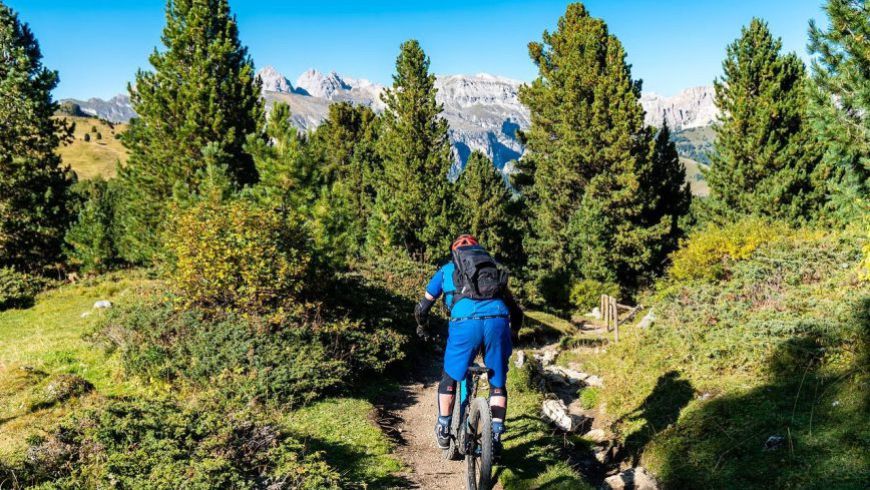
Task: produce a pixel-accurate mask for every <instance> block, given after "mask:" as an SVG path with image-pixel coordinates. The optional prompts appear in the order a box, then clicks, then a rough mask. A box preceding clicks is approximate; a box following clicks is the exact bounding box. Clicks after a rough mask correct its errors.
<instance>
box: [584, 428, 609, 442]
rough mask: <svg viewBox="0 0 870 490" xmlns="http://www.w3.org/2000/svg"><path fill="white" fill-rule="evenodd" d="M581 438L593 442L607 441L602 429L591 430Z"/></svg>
mask: <svg viewBox="0 0 870 490" xmlns="http://www.w3.org/2000/svg"><path fill="white" fill-rule="evenodd" d="M583 437H584V438H586V439H589V440H590V441H593V442H604V441H606V440H607V433H605V432H604V429H592V430H590V431H589V432H587V433H585V434H583Z"/></svg>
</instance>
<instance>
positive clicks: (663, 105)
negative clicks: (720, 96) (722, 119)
mask: <svg viewBox="0 0 870 490" xmlns="http://www.w3.org/2000/svg"><path fill="white" fill-rule="evenodd" d="M640 103H641V105H643V108H644V110H646V123H647V124H649V125H652V126H656V127H659V126H661V125H662V121H663V120H666V121H667V122H668V126H670V127H671V129H675V130H680V129H691V128H699V127H703V126H709V125H710V124H712V123H713V122H714V121H715V120H716V118H717V117H718V116H719V110H718V109H716V104H715V103H714V90H713V87H711V86H703V87H692V88H688V89H686V90H683V91H682V92H680V93H679V94H677V95H674V96H672V97H664V96H661V95H658V94H655V93H652V92H649V93H645V94H643V95H642V96H641V98H640Z"/></svg>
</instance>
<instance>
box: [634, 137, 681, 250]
mask: <svg viewBox="0 0 870 490" xmlns="http://www.w3.org/2000/svg"><path fill="white" fill-rule="evenodd" d="M641 192H642V193H643V203H644V213H643V222H644V224H646V225H647V226H655V224H656V223H662V224H664V225H665V226H666V227H667V228H668V233H667V235H665V236H664V237H663V239H662V240H661V241H660V242H659V243H658V244H657V245H658V246H657V247H655V248H654V251H653V260H654V262H653V264H654V265H655V267H661V266H662V265H663V264H664V263H665V261H666V259H667V256H668V254H670V253H671V252H673V251H674V250H676V249H677V246H678V244H679V240H680V238H681V237H682V236H683V228H682V226H681V225H682V224H683V223H681V218H682V217H684V216H687V215H688V214H689V208H690V207H691V205H692V189H691V187H690V186H689V183H688V182H686V168H685V167H684V166H683V163H682V162H681V161H680V155H679V153H677V146H676V145H675V144H674V142H673V141H671V130H670V128H669V127H668V123H667V121H665V122H664V123H663V124H662V128H661V129H660V130H659V132H658V134H657V135H656V138H655V141H653V146H652V157H651V159H650V171H649V172H648V173H647V174H646V176H645V178H644V181H643V182H642V183H641Z"/></svg>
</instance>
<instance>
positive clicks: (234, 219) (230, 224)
mask: <svg viewBox="0 0 870 490" xmlns="http://www.w3.org/2000/svg"><path fill="white" fill-rule="evenodd" d="M166 245H167V249H168V251H169V254H170V256H171V258H170V261H171V269H172V272H171V274H170V279H171V282H172V284H173V286H174V287H175V289H176V290H177V291H178V292H179V293H180V294H181V296H182V297H183V298H184V299H185V301H186V302H187V303H188V304H195V305H199V306H203V307H207V308H230V309H240V310H245V311H255V312H256V311H264V310H266V309H268V308H270V307H274V306H276V305H277V304H278V303H282V302H286V301H288V300H289V299H293V298H294V297H296V295H297V294H298V293H299V292H300V291H302V289H303V287H304V285H305V284H304V281H305V279H306V277H307V276H308V272H309V267H308V266H309V263H310V261H311V257H310V255H309V253H308V251H307V249H306V245H307V238H306V233H305V231H304V229H303V227H302V225H301V224H300V223H299V221H298V219H297V218H296V217H294V216H289V215H286V214H284V213H282V212H279V211H273V210H270V209H264V208H262V207H258V206H257V205H256V204H254V203H252V202H249V201H246V200H234V201H229V202H226V203H221V202H215V201H214V200H206V201H202V202H199V203H197V204H194V205H192V206H191V207H190V208H189V209H187V210H185V211H181V212H180V213H179V214H178V215H177V217H176V218H175V220H174V223H173V226H171V227H170V233H169V234H168V237H167V240H166Z"/></svg>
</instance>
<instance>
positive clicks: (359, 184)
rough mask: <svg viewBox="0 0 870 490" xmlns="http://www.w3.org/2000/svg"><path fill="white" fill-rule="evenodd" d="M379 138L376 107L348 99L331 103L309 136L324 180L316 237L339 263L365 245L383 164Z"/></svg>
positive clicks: (357, 252)
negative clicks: (352, 102)
mask: <svg viewBox="0 0 870 490" xmlns="http://www.w3.org/2000/svg"><path fill="white" fill-rule="evenodd" d="M377 141H378V118H377V117H376V115H375V113H374V111H372V110H371V109H370V108H369V107H365V106H355V105H353V104H351V103H349V102H339V103H334V104H332V105H330V106H329V117H327V119H326V121H324V123H323V124H321V125H320V126H319V127H318V128H317V131H316V132H315V133H314V135H313V136H312V139H311V144H310V152H309V153H310V154H311V156H312V158H313V159H314V160H315V161H317V162H318V163H317V166H318V168H319V169H320V174H321V179H322V182H323V187H322V189H321V197H320V199H319V200H318V204H317V207H316V212H315V215H316V219H315V222H316V226H317V227H318V228H320V229H319V230H315V232H314V236H315V240H317V239H318V237H319V238H320V239H321V241H322V242H323V243H324V246H325V248H326V249H328V250H329V253H331V254H333V255H334V256H335V258H336V259H337V260H338V261H339V262H341V261H343V259H345V258H352V257H356V256H358V255H359V254H360V253H361V252H362V249H363V246H364V244H365V238H366V229H367V226H368V219H369V215H370V214H371V212H372V207H373V206H374V201H375V197H376V194H375V192H376V190H375V186H376V182H378V179H379V175H380V172H381V169H382V165H381V160H380V156H379V155H378V153H377Z"/></svg>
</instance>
